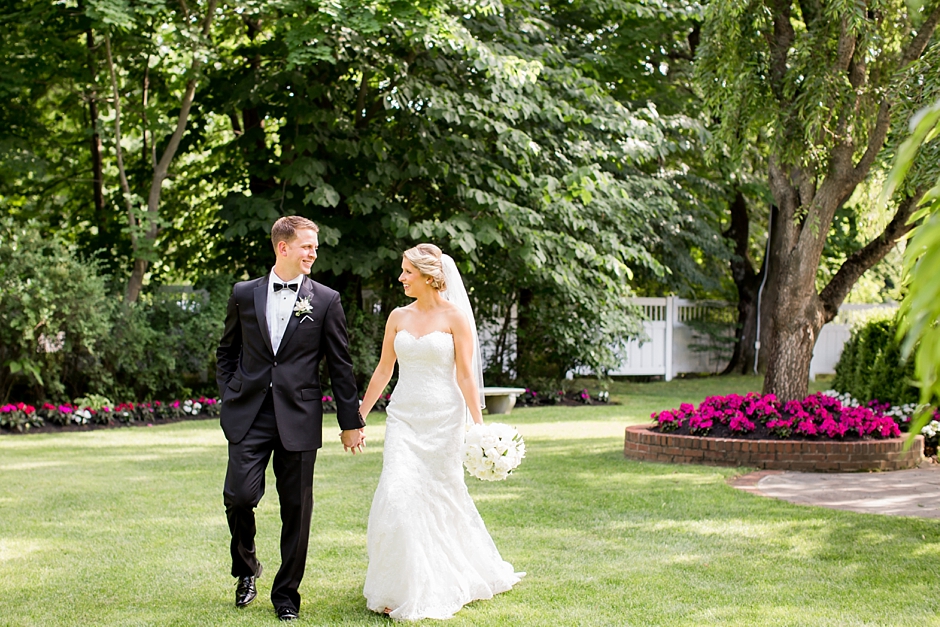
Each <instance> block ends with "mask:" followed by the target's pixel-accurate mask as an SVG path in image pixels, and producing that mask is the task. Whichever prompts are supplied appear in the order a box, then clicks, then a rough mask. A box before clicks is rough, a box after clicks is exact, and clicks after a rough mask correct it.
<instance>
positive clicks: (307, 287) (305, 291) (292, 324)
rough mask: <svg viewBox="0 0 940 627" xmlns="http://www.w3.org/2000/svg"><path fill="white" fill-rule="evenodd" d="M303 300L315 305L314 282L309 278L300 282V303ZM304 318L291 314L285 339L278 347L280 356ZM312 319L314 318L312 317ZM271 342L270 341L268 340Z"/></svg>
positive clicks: (298, 293) (285, 330) (298, 295)
mask: <svg viewBox="0 0 940 627" xmlns="http://www.w3.org/2000/svg"><path fill="white" fill-rule="evenodd" d="M301 298H306V299H307V300H309V301H310V302H311V303H313V281H311V280H310V279H309V278H308V277H304V278H303V280H301V282H300V289H298V290H297V301H296V302H299V301H300V299H301ZM301 317H302V316H297V315H295V314H294V312H293V311H292V312H291V315H290V319H289V320H288V321H287V328H286V329H284V337H282V338H281V344H280V346H278V347H277V352H278V354H280V353H281V351H283V350H284V346H285V345H287V342H289V341H290V336H292V335H293V334H294V331H296V330H297V326H298V325H300V319H301ZM310 317H311V318H312V317H313V316H310ZM268 341H269V342H270V340H268Z"/></svg>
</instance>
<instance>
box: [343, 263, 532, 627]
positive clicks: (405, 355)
mask: <svg viewBox="0 0 940 627" xmlns="http://www.w3.org/2000/svg"><path fill="white" fill-rule="evenodd" d="M401 269H402V272H401V276H400V277H399V278H398V280H399V281H400V282H401V283H402V285H403V287H404V290H405V294H406V295H407V296H410V297H411V298H414V299H415V301H414V302H413V303H411V304H410V305H408V306H406V307H400V308H398V309H396V310H394V311H393V312H392V313H391V315H389V317H388V323H387V324H386V328H385V339H384V341H383V344H382V357H381V360H380V361H379V365H378V367H377V368H376V369H375V373H374V374H373V375H372V380H371V381H370V383H369V389H368V390H367V391H366V395H365V397H364V398H363V401H362V406H361V407H360V412H361V413H362V415H363V418H365V417H366V416H367V415H368V413H369V411H371V409H372V407H373V405H375V401H376V400H377V399H378V397H379V394H381V393H382V391H383V390H384V389H385V386H386V385H388V382H389V380H390V379H391V377H392V372H393V369H394V366H395V361H396V360H397V361H398V363H399V378H398V385H397V386H396V387H395V390H394V392H393V393H392V396H391V400H390V402H389V405H388V408H387V411H388V419H387V422H386V431H385V449H384V460H383V466H382V476H381V478H380V479H379V485H378V488H377V489H376V491H375V497H374V498H373V500H372V510H371V512H370V513H369V531H368V553H369V570H368V573H367V575H366V582H365V586H364V588H363V594H364V595H365V597H366V604H367V606H368V608H369V609H370V610H372V611H374V612H380V613H385V614H388V615H389V616H390V617H392V618H395V619H401V620H418V619H421V618H439V619H444V618H450V617H452V616H453V615H454V613H455V612H456V611H458V610H459V609H460V608H461V607H463V606H464V605H466V604H467V603H469V602H471V601H475V600H478V599H489V598H491V597H492V596H493V595H495V594H499V593H500V592H505V591H506V590H509V589H510V588H512V586H513V585H514V584H515V583H516V582H518V581H519V579H520V578H521V576H522V575H524V574H525V573H515V572H513V568H512V565H510V564H509V563H508V562H505V561H503V559H502V558H501V557H500V555H499V551H498V550H497V549H496V545H495V544H493V540H492V538H490V535H489V533H487V531H486V527H485V525H484V524H483V519H482V518H480V515H479V513H477V509H476V506H474V504H473V500H472V499H471V498H470V493H469V492H468V491H467V486H466V484H465V483H464V479H463V467H462V465H461V461H460V459H461V458H460V452H461V446H462V444H463V439H464V433H465V420H466V414H467V410H468V409H469V412H470V416H471V418H472V419H473V421H474V422H476V423H478V424H482V423H483V413H482V406H483V403H482V395H481V389H482V382H483V371H482V368H481V366H480V363H481V362H480V357H479V343H478V340H477V337H476V326H475V324H474V321H473V312H472V311H471V309H470V302H469V299H468V298H467V293H466V290H465V289H464V286H463V281H462V280H461V278H460V273H459V272H458V271H457V267H456V265H454V260H453V259H451V258H450V257H449V256H447V255H442V254H441V250H440V248H438V247H437V246H434V245H433V244H419V245H418V246H415V247H414V248H411V249H409V250H406V251H405V253H404V258H403V259H402V263H401Z"/></svg>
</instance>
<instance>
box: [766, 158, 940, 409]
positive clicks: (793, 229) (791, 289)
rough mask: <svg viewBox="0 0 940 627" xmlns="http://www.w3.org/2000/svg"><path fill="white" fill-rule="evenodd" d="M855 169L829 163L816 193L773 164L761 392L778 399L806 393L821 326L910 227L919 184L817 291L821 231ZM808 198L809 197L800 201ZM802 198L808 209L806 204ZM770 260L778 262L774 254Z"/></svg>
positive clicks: (919, 193)
mask: <svg viewBox="0 0 940 627" xmlns="http://www.w3.org/2000/svg"><path fill="white" fill-rule="evenodd" d="M852 174H855V171H854V170H844V171H843V172H842V173H839V172H832V171H830V176H829V178H827V180H826V182H824V183H823V185H821V186H820V188H819V191H818V193H817V192H816V190H815V189H809V188H807V187H804V188H803V189H800V187H801V186H800V185H793V184H791V181H794V180H795V181H797V182H800V181H801V179H802V176H803V175H802V173H801V172H800V171H799V170H798V169H793V171H792V174H791V175H790V176H787V175H786V174H784V173H783V171H782V170H781V169H780V168H777V167H776V166H775V165H774V164H773V163H772V164H771V174H770V179H771V183H772V185H771V186H772V189H773V192H774V196H775V197H776V198H777V201H778V203H779V204H780V207H781V208H782V209H781V211H779V212H778V214H777V215H778V216H779V218H778V219H777V220H775V221H774V225H773V226H774V229H775V230H777V231H778V232H779V237H774V238H773V240H772V243H771V248H772V250H775V253H776V255H775V256H776V257H777V258H779V259H780V262H779V263H778V264H777V265H775V266H774V267H775V268H778V269H779V270H778V271H777V272H775V273H774V274H775V275H776V289H775V297H774V300H773V305H772V311H773V315H772V317H773V329H772V330H771V333H770V346H769V348H770V351H769V353H770V354H769V359H768V363H767V375H766V378H765V379H764V392H765V393H768V394H775V395H776V396H777V398H779V399H781V400H793V399H799V398H803V397H804V396H806V393H807V389H808V387H809V373H810V363H811V361H812V358H813V349H814V348H815V346H816V340H817V339H818V338H819V332H820V330H821V329H822V327H823V325H824V324H826V323H827V322H829V321H830V320H832V319H833V318H834V317H835V316H836V315H837V314H838V313H839V307H840V306H841V305H842V303H843V301H844V300H845V298H846V296H848V294H849V292H850V291H851V289H852V287H853V286H854V285H855V283H856V282H857V281H858V279H859V278H861V276H862V275H863V274H864V273H865V272H866V271H867V270H869V269H870V268H871V267H872V266H874V265H875V264H876V263H878V262H879V261H881V260H882V259H884V256H885V255H886V254H887V253H888V251H889V250H891V249H892V248H894V246H895V245H896V244H897V242H898V240H900V239H901V238H902V237H903V236H904V235H905V234H907V233H908V232H909V231H910V230H911V229H912V228H913V225H912V224H910V223H909V221H910V217H911V215H912V214H913V212H914V210H915V208H916V207H917V203H918V202H919V200H920V198H921V197H922V196H923V194H924V190H923V189H918V190H916V191H915V192H914V193H913V194H912V195H911V196H909V197H907V198H905V199H904V200H903V201H902V202H900V203H899V204H898V207H897V210H896V212H895V215H894V217H893V218H892V220H891V222H889V223H888V225H887V226H886V227H885V228H884V230H883V231H882V233H881V234H880V235H879V236H878V237H876V238H875V239H874V240H872V241H871V242H869V243H868V244H867V245H866V246H865V247H863V248H862V249H860V250H858V251H856V252H855V253H853V254H852V255H850V256H849V258H848V259H846V261H845V262H844V263H843V264H842V266H841V267H840V268H839V271H838V272H836V274H835V275H834V276H833V277H832V279H831V280H830V281H829V283H828V284H827V285H826V287H825V288H824V289H823V290H822V292H820V293H817V291H816V273H817V269H818V267H819V262H820V258H821V256H822V251H823V246H824V244H825V239H826V235H827V232H828V229H829V226H830V225H831V223H832V219H833V216H834V215H835V211H836V209H837V208H838V206H839V204H841V203H842V202H844V201H845V200H846V199H847V198H848V196H849V195H850V193H851V191H852V190H854V188H855V185H850V184H849V183H850V182H851V180H852V179H851V178H850V176H851V175H852ZM847 181H848V183H847ZM856 185H857V183H856ZM807 200H808V201H809V202H805V201H807ZM806 205H808V209H806V210H805V212H804V211H803V207H805V206H806ZM801 214H802V215H806V216H808V217H807V218H806V220H809V219H811V217H812V216H814V215H815V216H818V217H819V224H821V225H825V231H824V230H823V228H822V227H821V226H820V227H817V228H816V229H815V230H814V229H813V228H811V227H810V226H809V225H807V224H806V223H805V221H804V223H799V222H797V220H795V219H794V216H796V215H801ZM772 263H775V262H774V261H773V260H772Z"/></svg>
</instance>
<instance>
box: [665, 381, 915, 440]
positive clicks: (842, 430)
mask: <svg viewBox="0 0 940 627" xmlns="http://www.w3.org/2000/svg"><path fill="white" fill-rule="evenodd" d="M652 417H653V420H655V421H656V423H657V428H658V429H659V430H660V431H662V432H673V431H679V432H686V433H688V434H690V435H698V436H706V435H715V432H719V433H718V434H719V435H721V436H722V437H742V438H753V437H755V436H760V437H771V438H778V439H786V438H830V439H842V438H846V437H848V438H897V437H900V436H901V430H900V429H899V428H898V425H897V423H896V422H895V421H894V419H893V418H891V417H890V416H886V415H884V414H883V413H881V411H879V408H878V407H877V406H876V407H875V408H870V407H849V406H846V405H843V404H842V403H841V402H839V400H838V399H836V398H833V397H831V396H826V395H825V394H813V395H811V396H807V397H806V398H804V399H803V400H802V401H787V402H785V403H784V402H780V401H778V400H777V398H776V397H775V396H774V395H773V394H767V395H763V394H759V393H757V392H751V393H750V394H748V395H747V396H741V395H740V394H729V395H728V396H709V397H708V398H706V399H705V400H704V401H703V402H702V403H701V404H700V405H699V406H698V407H695V406H694V405H691V404H689V403H683V404H682V405H680V406H679V409H669V410H666V411H661V412H658V413H653V416H652Z"/></svg>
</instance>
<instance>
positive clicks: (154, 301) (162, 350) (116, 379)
mask: <svg viewBox="0 0 940 627" xmlns="http://www.w3.org/2000/svg"><path fill="white" fill-rule="evenodd" d="M230 292H231V288H229V289H228V290H225V289H223V288H222V286H221V284H220V285H218V287H217V289H213V291H211V292H206V291H204V290H199V291H194V292H157V293H156V294H153V295H150V296H147V297H145V298H143V299H142V300H141V302H139V303H136V304H134V305H131V306H127V305H124V304H121V305H120V309H119V312H120V313H119V315H118V316H117V317H116V318H115V320H114V321H113V326H112V329H111V333H110V334H109V335H108V337H107V338H106V339H105V340H104V341H102V342H101V351H100V352H101V359H100V361H99V362H98V363H97V367H98V371H97V372H98V377H97V379H96V381H95V382H94V383H93V384H92V385H91V389H93V390H96V391H98V392H100V393H103V394H107V395H108V396H110V397H112V398H119V399H133V400H138V401H141V400H149V399H155V398H180V397H183V396H190V395H192V394H193V393H194V392H197V393H205V394H209V395H212V396H214V395H215V394H216V393H217V389H216V384H215V349H216V347H217V346H218V341H219V337H220V336H221V334H222V324H223V322H224V318H225V306H226V301H227V298H228V294H229V293H230Z"/></svg>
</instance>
